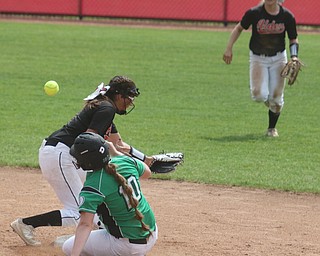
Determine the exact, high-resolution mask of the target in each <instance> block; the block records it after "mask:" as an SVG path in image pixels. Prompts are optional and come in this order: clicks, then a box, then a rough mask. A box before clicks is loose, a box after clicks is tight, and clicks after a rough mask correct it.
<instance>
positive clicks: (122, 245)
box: [62, 228, 158, 256]
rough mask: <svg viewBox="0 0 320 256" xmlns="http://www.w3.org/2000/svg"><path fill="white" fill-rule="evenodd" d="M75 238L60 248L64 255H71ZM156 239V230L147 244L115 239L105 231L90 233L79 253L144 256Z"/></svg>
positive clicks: (102, 255) (103, 255)
mask: <svg viewBox="0 0 320 256" xmlns="http://www.w3.org/2000/svg"><path fill="white" fill-rule="evenodd" d="M74 238H75V236H72V237H70V238H69V239H68V240H67V241H66V242H65V243H64V244H63V246H62V250H63V252H64V253H65V254H66V255H71V251H72V247H73V244H74ZM157 239H158V228H156V230H155V231H154V232H152V234H151V235H150V237H149V238H148V242H147V244H132V243H130V242H129V239H127V238H119V239H118V238H115V237H114V236H112V235H110V234H109V233H108V232H107V231H106V230H105V229H99V230H94V231H91V233H90V236H89V238H88V240H87V242H86V244H85V246H84V248H83V250H82V252H81V255H82V256H86V255H90V256H116V255H126V256H129V255H135V256H143V255H146V254H147V253H148V252H149V251H150V250H151V249H152V247H153V246H154V245H155V243H156V241H157Z"/></svg>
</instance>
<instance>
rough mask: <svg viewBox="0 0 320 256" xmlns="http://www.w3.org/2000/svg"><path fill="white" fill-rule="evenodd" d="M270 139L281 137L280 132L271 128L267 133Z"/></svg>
mask: <svg viewBox="0 0 320 256" xmlns="http://www.w3.org/2000/svg"><path fill="white" fill-rule="evenodd" d="M266 136H268V137H279V134H278V131H277V129H276V128H269V129H268V130H267V132H266Z"/></svg>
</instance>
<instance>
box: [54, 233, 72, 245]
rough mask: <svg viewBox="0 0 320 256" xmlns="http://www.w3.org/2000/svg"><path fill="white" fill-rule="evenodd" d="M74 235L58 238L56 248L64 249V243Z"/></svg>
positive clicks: (55, 243)
mask: <svg viewBox="0 0 320 256" xmlns="http://www.w3.org/2000/svg"><path fill="white" fill-rule="evenodd" d="M72 236H74V235H64V236H58V237H57V238H56V240H55V241H54V242H53V246H55V247H60V248H61V247H62V246H63V244H64V242H65V241H67V240H68V239H69V238H70V237H72Z"/></svg>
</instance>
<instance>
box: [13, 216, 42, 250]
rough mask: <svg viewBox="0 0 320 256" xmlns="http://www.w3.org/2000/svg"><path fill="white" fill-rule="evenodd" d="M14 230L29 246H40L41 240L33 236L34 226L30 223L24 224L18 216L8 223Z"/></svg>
mask: <svg viewBox="0 0 320 256" xmlns="http://www.w3.org/2000/svg"><path fill="white" fill-rule="evenodd" d="M10 226H11V228H12V229H13V231H14V232H16V233H17V234H18V235H19V236H20V238H21V239H22V240H23V241H24V242H25V243H26V244H27V245H31V246H40V245H41V242H39V241H37V240H36V239H35V238H34V235H33V231H34V227H32V226H31V225H26V224H24V223H23V222H22V219H21V218H19V219H17V220H15V221H14V222H12V223H11V224H10Z"/></svg>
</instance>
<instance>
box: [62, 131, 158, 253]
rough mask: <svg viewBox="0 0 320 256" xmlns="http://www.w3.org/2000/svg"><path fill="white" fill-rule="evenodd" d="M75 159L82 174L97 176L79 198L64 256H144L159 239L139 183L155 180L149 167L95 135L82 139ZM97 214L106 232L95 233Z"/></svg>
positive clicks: (73, 152)
mask: <svg viewBox="0 0 320 256" xmlns="http://www.w3.org/2000/svg"><path fill="white" fill-rule="evenodd" d="M109 152H110V155H111V156H112V158H111V160H110V156H109ZM70 154H71V155H72V156H74V157H75V158H76V160H77V163H78V165H79V166H80V167H82V169H84V170H93V172H88V174H87V178H86V181H85V183H84V186H83V188H82V190H81V193H80V203H81V204H80V206H79V211H80V214H81V218H80V223H79V225H78V227H77V230H76V235H75V236H73V237H71V238H70V239H68V240H67V241H66V242H65V243H64V245H63V251H64V253H66V254H67V255H80V253H82V254H85V255H145V254H146V253H147V252H148V251H150V250H151V248H152V247H153V246H154V244H155V242H156V240H157V236H158V235H157V232H158V231H157V228H156V221H155V217H154V213H153V211H152V209H151V207H150V205H149V203H148V202H147V200H146V198H145V197H144V195H143V193H142V191H141V187H140V182H139V179H140V178H148V177H150V175H151V171H150V169H149V167H148V166H147V165H146V164H145V163H143V162H142V161H139V160H137V159H134V158H132V157H129V156H126V155H123V154H122V153H120V152H118V151H116V150H115V148H114V146H113V145H112V143H108V142H105V141H104V140H103V138H102V137H101V136H99V135H97V134H93V133H83V134H81V135H80V136H78V138H77V139H76V140H75V144H74V146H72V148H71V150H70ZM128 189H129V190H128ZM95 213H98V215H99V217H100V219H101V221H102V223H103V224H104V226H105V228H106V229H99V230H94V231H92V220H93V217H94V215H95Z"/></svg>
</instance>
